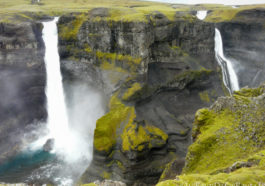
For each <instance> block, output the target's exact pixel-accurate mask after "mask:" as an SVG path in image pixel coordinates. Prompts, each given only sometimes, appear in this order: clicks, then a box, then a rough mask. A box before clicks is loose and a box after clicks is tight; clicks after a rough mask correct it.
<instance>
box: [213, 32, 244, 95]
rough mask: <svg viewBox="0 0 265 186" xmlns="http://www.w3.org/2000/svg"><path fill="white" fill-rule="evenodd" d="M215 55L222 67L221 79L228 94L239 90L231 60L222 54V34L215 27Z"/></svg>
mask: <svg viewBox="0 0 265 186" xmlns="http://www.w3.org/2000/svg"><path fill="white" fill-rule="evenodd" d="M215 57H216V60H217V62H218V64H219V65H220V66H221V68H222V73H223V81H224V84H225V86H226V87H227V89H228V90H229V92H230V94H232V93H233V91H236V90H239V84H238V79H237V75H236V72H235V70H234V68H233V65H232V63H231V61H230V60H229V59H227V58H226V57H225V56H224V51H223V41H222V36H221V33H220V31H219V30H218V29H217V28H216V29H215Z"/></svg>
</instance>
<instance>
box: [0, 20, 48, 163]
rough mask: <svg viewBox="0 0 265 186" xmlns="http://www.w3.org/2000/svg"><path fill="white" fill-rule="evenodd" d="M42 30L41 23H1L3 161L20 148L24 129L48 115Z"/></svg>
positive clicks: (0, 143) (0, 159)
mask: <svg viewBox="0 0 265 186" xmlns="http://www.w3.org/2000/svg"><path fill="white" fill-rule="evenodd" d="M41 30H42V25H41V24H39V23H30V22H27V23H21V24H10V23H0V89H1V91H0V110H1V112H0V123H1V124H0V126H1V127H0V128H1V129H0V136H1V137H0V146H1V150H0V164H1V163H3V162H4V161H5V160H7V159H8V158H9V157H12V156H14V155H15V154H16V153H17V152H19V151H20V150H21V149H20V146H21V144H22V143H24V142H25V143H26V141H22V140H21V139H23V136H24V133H27V132H29V131H31V130H33V129H36V127H38V126H36V125H37V124H38V123H39V122H42V121H45V118H46V108H45V99H46V98H45V92H44V89H45V82H46V80H45V79H46V78H45V65H44V61H43V57H44V50H45V49H44V46H43V41H42V39H41ZM32 139H34V135H32V136H29V137H28V140H29V141H30V140H32ZM24 140H25V139H24Z"/></svg>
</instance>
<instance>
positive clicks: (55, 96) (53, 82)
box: [43, 18, 70, 150]
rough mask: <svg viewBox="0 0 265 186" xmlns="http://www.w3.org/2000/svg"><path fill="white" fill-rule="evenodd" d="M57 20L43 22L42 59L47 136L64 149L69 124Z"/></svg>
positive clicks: (55, 145)
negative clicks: (45, 77) (44, 69)
mask: <svg viewBox="0 0 265 186" xmlns="http://www.w3.org/2000/svg"><path fill="white" fill-rule="evenodd" d="M57 21H58V18H55V19H54V20H53V21H50V22H44V23H43V40H44V43H45V48H46V51H45V58H44V60H45V65H46V76H47V84H46V97H47V112H48V119H47V124H48V125H47V126H48V129H49V132H50V136H49V137H50V138H51V139H54V142H55V144H54V148H55V149H56V150H65V149H63V148H64V147H65V145H66V144H65V143H68V140H66V137H65V136H68V135H69V125H68V117H67V110H66V104H65V98H64V92H63V84H62V76H61V71H60V57H59V54H58V34H57V25H56V23H57ZM69 137H70V136H69ZM68 145H70V144H68Z"/></svg>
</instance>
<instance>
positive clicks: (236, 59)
mask: <svg viewBox="0 0 265 186" xmlns="http://www.w3.org/2000/svg"><path fill="white" fill-rule="evenodd" d="M264 14H265V10H264V9H253V10H245V11H242V12H239V13H238V14H237V15H236V17H235V18H234V19H233V20H232V21H230V22H223V23H219V24H218V25H217V26H218V27H220V31H221V33H222V37H223V44H224V53H225V55H226V56H227V57H229V58H230V59H231V60H232V61H233V64H235V70H236V73H237V74H238V79H239V83H240V87H244V86H250V87H257V86H259V85H260V84H261V83H263V82H264V81H265V78H264V76H263V74H264V69H265V68H264V59H265V55H264V48H265V44H264V43H265V42H264V32H265V28H264V19H263V16H264Z"/></svg>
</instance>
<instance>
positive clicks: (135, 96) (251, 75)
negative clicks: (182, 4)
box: [0, 2, 265, 185]
mask: <svg viewBox="0 0 265 186" xmlns="http://www.w3.org/2000/svg"><path fill="white" fill-rule="evenodd" d="M40 3H41V2H40ZM36 6H37V5H36ZM172 6H173V5H172ZM116 11H117V10H116ZM215 11H216V10H215V9H213V10H211V8H208V15H207V16H206V18H205V19H198V17H197V16H196V14H197V11H195V10H190V11H179V10H176V11H175V12H174V14H173V17H170V16H168V15H166V14H165V13H163V12H162V11H152V12H150V13H148V14H144V17H143V18H140V20H139V18H137V19H136V20H134V19H132V20H131V18H130V20H126V19H125V20H122V19H121V20H117V19H116V18H113V17H112V16H113V10H112V9H111V8H107V7H100V8H93V9H91V10H89V11H87V12H71V13H64V14H62V15H60V17H59V18H58V23H57V27H58V54H59V57H60V70H61V75H62V84H63V89H64V94H65V102H66V103H65V104H66V107H68V108H67V109H68V115H69V117H71V118H75V114H76V116H78V117H76V118H75V120H73V121H70V120H71V119H69V122H72V123H74V125H73V127H74V126H75V127H77V128H78V127H79V128H78V129H79V130H77V131H79V133H78V134H80V135H84V134H87V135H88V134H89V135H90V136H91V135H94V139H93V149H92V148H91V147H89V145H88V146H87V149H89V148H91V150H90V151H91V152H90V153H91V156H93V159H92V157H90V158H91V160H89V162H87V161H83V162H82V163H83V164H84V162H85V165H83V166H77V164H67V166H65V169H73V172H74V176H72V177H75V178H74V182H75V183H78V184H87V183H93V182H95V181H97V180H100V181H102V180H114V181H121V182H124V183H126V184H127V185H155V184H157V183H158V182H161V183H159V184H163V183H164V184H165V182H170V183H171V182H172V184H173V185H174V184H180V183H182V182H181V181H183V182H185V181H186V182H189V179H190V180H192V179H193V180H194V179H195V178H190V177H188V176H189V175H188V176H186V177H185V174H195V173H196V174H199V176H202V177H203V176H204V177H207V176H208V175H210V174H211V175H217V174H218V173H220V172H222V173H226V174H229V173H231V174H234V169H235V168H234V167H233V166H232V165H233V164H234V163H238V162H239V161H240V160H241V159H246V158H248V159H247V161H246V162H250V164H251V166H250V165H249V166H248V165H246V164H244V163H241V164H240V163H239V164H240V165H239V167H238V166H237V168H236V170H237V169H240V168H241V167H253V166H256V167H255V171H260V172H259V173H260V174H264V172H262V171H264V167H263V166H262V164H259V162H264V158H263V159H262V157H258V158H256V159H258V160H259V161H255V162H258V163H256V164H255V163H253V162H252V161H251V158H250V157H251V156H252V155H253V154H254V155H255V154H257V155H256V156H261V155H260V154H258V151H262V149H264V139H263V138H262V137H260V136H262V134H263V130H262V121H264V118H263V116H262V113H263V109H264V108H263V107H264V106H263V102H264V98H263V97H264V85H262V86H261V87H260V88H257V87H258V86H260V85H261V84H262V83H263V82H264V81H265V79H264V78H265V77H264V76H263V74H264V73H263V71H264V70H265V66H264V59H265V56H264V52H263V51H264V46H265V44H264V43H265V42H264V38H265V37H264V34H265V27H264V20H263V17H264V14H265V9H263V8H257V7H255V8H249V9H246V10H245V9H243V10H234V9H233V8H232V7H231V10H230V9H229V11H236V13H235V15H234V17H232V18H231V19H230V20H227V18H225V19H224V20H222V19H221V20H220V19H217V20H215V19H211V20H209V17H214V14H215ZM114 12H115V11H114ZM115 13H117V12H115ZM29 15H30V16H32V18H33V19H31V20H24V19H23V20H20V21H19V22H18V23H10V22H4V21H2V22H1V23H0V86H1V92H0V95H1V96H0V110H1V112H0V123H1V125H0V147H1V150H0V182H6V183H11V182H14V183H18V182H27V183H29V184H30V183H38V184H47V183H49V184H55V185H56V184H59V185H60V184H61V185H63V182H60V183H59V182H56V181H55V180H53V179H51V177H49V176H47V177H45V178H44V177H42V178H37V177H34V178H32V179H28V177H30V175H31V174H32V171H33V170H39V168H40V167H41V166H43V165H46V164H49V162H56V164H57V163H58V162H59V164H60V162H61V160H60V159H58V157H55V158H54V156H50V155H51V154H52V153H51V152H52V150H51V152H49V150H48V152H46V151H45V159H44V160H43V159H42V160H41V162H38V163H36V164H34V165H30V166H28V165H21V166H22V169H21V171H23V174H22V175H21V174H20V173H18V174H17V173H16V171H13V170H11V172H8V170H7V169H6V167H5V165H6V162H7V163H9V162H11V164H12V161H14V160H16V158H17V157H18V156H20V155H21V152H22V151H23V150H24V147H25V146H28V145H30V144H32V143H33V142H34V141H36V140H37V139H38V138H39V137H40V135H43V136H45V134H42V133H43V132H44V131H46V129H45V128H46V122H47V118H49V116H48V111H47V109H46V107H47V102H48V100H47V91H46V92H45V90H46V89H45V87H46V85H47V83H48V82H47V80H48V77H47V68H46V66H45V60H44V59H45V52H47V48H45V41H44V39H43V37H42V33H43V23H45V22H51V21H52V20H53V19H54V18H53V17H52V16H50V15H35V14H29ZM207 17H208V18H207ZM217 29H218V31H219V34H220V36H221V37H219V44H220V39H221V42H222V45H221V48H222V49H223V54H221V55H219V56H221V58H222V60H223V61H229V62H231V64H230V67H229V65H228V63H227V62H226V63H224V66H223V67H222V66H219V65H220V63H218V60H217V58H218V57H216V52H217V51H216V50H215V49H216V46H217V43H218V42H217V41H216V39H215V38H216V34H217V33H216V32H217V31H216V30H217ZM219 50H220V46H219ZM229 68H230V69H231V68H232V69H233V70H234V72H233V73H234V74H235V76H236V77H237V78H238V85H237V86H238V87H237V88H233V86H232V85H231V83H232V81H233V80H231V79H230V80H227V81H229V82H228V83H226V81H225V80H224V79H225V78H224V76H225V75H224V71H225V72H226V74H227V76H228V78H226V79H229V78H230V77H231V73H229ZM51 82H52V80H51ZM229 84H230V85H229ZM84 86H85V88H84ZM239 88H243V89H241V90H239V91H238V89H239ZM251 88H253V89H251ZM88 90H89V91H88ZM81 91H84V93H82V94H81V93H80V94H77V93H78V92H81ZM90 91H92V93H91V92H90ZM234 91H235V92H234ZM76 94H77V98H79V99H78V101H76V100H77V98H76V97H75V95H76ZM88 96H90V99H88V98H87V97H88ZM91 96H92V99H91ZM224 96H226V97H224ZM87 100H88V101H87ZM94 100H100V101H98V102H97V101H96V103H95V104H94V102H93V101H94ZM216 100H217V101H216ZM48 103H49V102H48ZM69 105H75V107H72V106H69ZM205 107H209V109H201V108H205ZM85 108H90V109H89V110H88V111H87V110H85ZM98 108H100V109H98ZM199 109H201V110H199ZM198 110H199V111H198ZM250 110H251V112H250ZM93 111H94V112H93ZM53 112H55V111H53ZM88 112H90V113H93V114H90V115H89V114H88ZM230 112H231V113H230ZM239 112H240V113H239ZM58 113H59V111H58ZM60 113H61V109H60ZM235 113H236V114H235ZM248 113H250V117H249V118H245V116H247V114H248ZM256 113H260V115H256ZM71 114H72V115H71ZM233 114H235V115H233ZM92 115H94V117H93V116H92ZM55 116H56V115H55ZM228 116H229V117H228ZM230 116H231V117H230ZM222 117H223V118H226V117H227V121H225V123H233V119H234V120H236V119H238V120H240V121H239V124H238V125H239V126H237V123H236V122H234V123H236V124H235V126H237V127H238V128H232V129H231V131H233V132H234V133H235V134H237V135H238V136H242V134H241V133H239V132H238V130H244V131H247V134H248V135H246V136H244V137H246V138H248V139H251V140H253V145H254V146H255V149H252V147H249V146H248V145H247V143H242V146H245V147H246V149H249V151H250V152H249V154H247V153H246V154H245V155H244V156H242V157H237V156H234V154H233V153H231V154H229V155H230V157H233V159H232V160H231V161H230V160H229V161H228V160H227V161H225V162H224V163H223V164H222V165H220V166H216V169H214V168H212V167H208V169H207V166H206V165H207V162H206V163H205V160H204V159H203V158H201V156H199V155H200V154H201V155H202V156H203V153H204V155H205V157H208V158H209V162H210V161H211V163H212V164H214V162H215V161H216V159H214V158H212V159H211V158H210V156H209V154H207V153H209V152H211V151H210V150H209V151H207V148H211V146H213V149H215V152H216V153H218V152H219V151H218V148H219V147H220V148H225V147H223V146H222V143H221V142H219V143H214V142H213V141H212V138H213V137H212V138H211V137H209V139H208V138H206V137H208V136H207V135H208V134H211V132H212V131H207V125H209V123H211V124H212V126H213V127H214V126H215V125H218V123H219V124H220V122H219V120H221V119H220V118H222ZM88 118H89V119H88ZM90 118H92V119H90ZM211 118H213V119H211ZM235 118H236V119H235ZM77 120H78V122H76V121H77ZM213 120H214V121H213ZM238 120H237V121H238ZM208 121H210V122H208ZM90 122H92V123H93V124H94V126H95V130H94V129H93V127H92V125H90V124H88V123H90ZM244 122H245V123H248V124H249V123H251V124H252V125H253V126H251V127H247V126H245V124H244ZM79 123H81V124H79ZM255 124H257V125H255ZM83 125H86V126H87V127H86V128H83V127H82V126H83ZM60 126H62V125H60ZM204 126H206V127H204ZM227 126H230V125H228V124H227ZM57 129H58V131H60V128H57ZM251 129H253V130H254V129H255V132H254V133H255V134H253V133H251ZM80 131H82V132H80ZM231 131H229V130H228V129H227V131H225V132H224V133H222V132H223V131H222V130H221V129H220V130H219V129H218V130H217V132H216V133H217V134H218V133H219V132H220V135H222V134H223V135H224V136H228V137H229V132H231ZM258 131H259V132H258ZM61 132H62V133H63V134H64V136H63V138H62V139H61V140H64V139H67V136H68V137H69V135H68V134H67V133H66V132H65V131H64V130H63V128H61ZM207 132H208V133H207ZM59 133H60V132H59ZM57 134H58V132H57ZM204 135H205V136H206V137H205V138H204ZM218 135H219V134H218ZM257 136H258V137H257ZM69 138H70V137H69ZM242 138H243V137H242ZM54 139H55V140H56V137H54ZM70 139H71V138H70ZM85 139H86V138H85ZM216 139H218V140H219V141H220V140H221V138H219V136H218V137H215V138H214V140H216ZM229 139H230V138H229ZM233 139H234V138H233ZM243 139H245V138H243ZM234 140H235V139H234ZM70 141H71V140H70ZM89 143H92V142H91V139H90V140H89ZM208 143H209V144H210V145H209V147H208V145H207V144H208ZM55 144H56V141H55ZM205 144H206V145H205ZM43 145H45V143H43ZM68 145H69V147H70V146H71V144H70V143H69V144H68ZM86 145H87V144H84V145H80V147H82V149H84V148H86ZM215 145H216V146H215ZM218 145H219V146H218ZM66 146H67V145H66ZM78 147H79V146H78ZM227 147H229V148H230V146H229V145H227ZM233 147H234V146H232V145H231V148H233ZM50 148H51V149H53V147H52V145H51V147H50ZM48 149H49V148H48ZM71 149H73V148H71ZM199 149H202V152H201V151H199ZM77 151H78V150H76V151H75V152H72V154H75V153H76V152H77ZM80 151H81V148H80ZM85 152H86V151H85ZM229 152H230V151H229ZM236 152H242V151H241V150H238V151H235V153H236ZM46 153H48V155H47V157H46ZM78 153H79V152H78ZM220 154H221V153H220ZM207 155H208V156H207ZM221 155H222V154H221ZM221 155H219V157H221ZM197 156H199V157H197ZM256 156H255V157H256ZM33 157H35V156H33ZM41 157H43V156H41ZM227 159H229V157H227ZM90 161H91V162H90ZM47 162H48V163H47ZM82 163H81V164H82ZM199 164H201V165H202V166H201V167H200V166H199ZM75 165H76V166H75ZM78 165H79V164H78ZM204 165H205V166H204ZM23 166H25V167H26V168H25V169H23ZM240 166H241V167H240ZM7 167H9V166H7ZM29 167H30V168H29ZM224 167H225V168H224ZM262 167H263V168H262ZM15 168H16V167H15ZM183 168H184V169H183ZM217 168H218V169H217ZM229 168H230V169H231V170H233V171H231V170H230V169H229ZM75 169H79V170H75ZM228 169H229V170H228ZM56 170H57V169H56ZM251 170H252V169H248V171H251ZM7 173H8V174H7ZM183 174H184V175H183ZM40 175H42V174H40ZM177 175H181V176H180V177H179V180H174V179H175V178H176V176H177ZM72 177H71V179H73V178H72ZM198 179H199V178H198ZM209 179H210V178H209ZM256 179H257V180H258V179H259V180H261V181H262V179H263V178H262V177H257V178H256ZM166 180H173V181H166ZM162 181H165V182H162ZM177 181H179V182H177ZM195 181H196V179H195ZM202 183H203V181H202ZM231 183H233V182H231ZM67 184H68V185H69V183H66V185H67Z"/></svg>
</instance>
